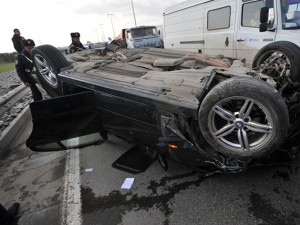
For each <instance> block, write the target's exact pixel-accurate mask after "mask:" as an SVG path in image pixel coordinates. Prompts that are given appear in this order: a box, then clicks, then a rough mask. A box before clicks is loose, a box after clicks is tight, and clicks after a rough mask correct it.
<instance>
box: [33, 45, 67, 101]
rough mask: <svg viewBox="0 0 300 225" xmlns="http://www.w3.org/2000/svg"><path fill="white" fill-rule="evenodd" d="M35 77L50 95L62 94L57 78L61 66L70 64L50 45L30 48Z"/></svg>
mask: <svg viewBox="0 0 300 225" xmlns="http://www.w3.org/2000/svg"><path fill="white" fill-rule="evenodd" d="M32 58H33V63H34V65H35V67H36V73H37V77H38V79H39V81H40V83H41V85H42V86H43V87H44V89H45V90H46V92H47V93H48V94H49V95H50V96H51V97H57V96H60V95H62V84H61V82H60V80H59V78H58V76H57V75H58V73H59V72H60V70H61V68H64V67H67V66H70V63H69V62H68V61H67V60H66V58H65V57H64V56H63V54H62V53H61V52H60V51H59V50H58V49H57V48H55V47H53V46H51V45H41V46H38V47H36V48H34V49H33V50H32Z"/></svg>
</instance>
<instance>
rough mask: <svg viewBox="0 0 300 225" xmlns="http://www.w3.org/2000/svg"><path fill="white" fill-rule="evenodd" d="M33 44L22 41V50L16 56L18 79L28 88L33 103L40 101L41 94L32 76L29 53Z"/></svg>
mask: <svg viewBox="0 0 300 225" xmlns="http://www.w3.org/2000/svg"><path fill="white" fill-rule="evenodd" d="M34 46H35V43H34V41H33V40H31V39H27V40H25V41H23V47H24V50H23V51H22V52H21V53H20V54H19V55H18V59H17V64H16V70H17V74H18V76H19V77H20V79H21V80H22V81H23V83H24V84H25V86H26V87H30V89H31V92H32V97H33V100H34V101H39V100H42V99H43V97H42V94H41V92H40V91H39V89H38V88H37V86H36V81H35V79H34V77H33V76H32V70H33V66H34V65H33V62H32V58H31V51H32V49H33V48H34Z"/></svg>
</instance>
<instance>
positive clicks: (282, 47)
mask: <svg viewBox="0 0 300 225" xmlns="http://www.w3.org/2000/svg"><path fill="white" fill-rule="evenodd" d="M275 52H277V53H278V54H281V55H282V57H281V58H282V59H283V61H280V62H279V61H274V62H273V63H272V64H273V65H275V63H278V64H282V63H283V62H286V63H288V64H289V65H290V69H291V71H290V72H291V73H290V78H291V80H292V81H300V64H299V59H300V48H299V47H298V46H297V45H296V44H294V43H291V42H287V41H277V42H274V43H270V44H268V45H266V46H264V47H263V48H262V49H261V50H259V52H258V53H257V54H256V56H255V57H254V59H253V64H252V68H253V69H255V70H261V69H262V68H261V65H262V64H264V62H265V61H266V60H267V59H268V58H269V57H270V56H271V55H272V54H273V53H275ZM278 64H277V65H278ZM273 68H279V67H278V66H274V67H273ZM269 69H270V68H269ZM269 69H266V70H265V71H261V72H263V73H265V74H272V73H274V71H273V72H271V71H268V70H269ZM272 70H273V69H272ZM280 72H281V71H277V73H276V75H277V76H278V75H279V74H280Z"/></svg>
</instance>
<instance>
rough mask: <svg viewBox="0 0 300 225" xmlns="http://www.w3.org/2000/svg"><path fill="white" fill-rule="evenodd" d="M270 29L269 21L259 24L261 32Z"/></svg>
mask: <svg viewBox="0 0 300 225" xmlns="http://www.w3.org/2000/svg"><path fill="white" fill-rule="evenodd" d="M267 30H268V24H267V23H261V24H260V25H259V32H265V31H267Z"/></svg>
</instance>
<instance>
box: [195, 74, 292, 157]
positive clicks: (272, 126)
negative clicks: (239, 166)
mask: <svg viewBox="0 0 300 225" xmlns="http://www.w3.org/2000/svg"><path fill="white" fill-rule="evenodd" d="M198 122H199V126H200V130H201V132H202V134H203V137H204V139H205V140H206V141H207V142H208V143H209V144H210V145H211V146H212V147H213V148H214V149H215V150H216V151H218V152H220V153H223V154H224V155H226V156H233V157H236V158H248V159H251V158H257V157H261V156H263V155H265V154H267V153H270V152H271V151H273V150H275V149H276V148H277V147H279V145H280V144H281V143H282V141H283V139H284V138H285V136H286V135H287V130H288V125H289V119H288V110H287V107H286V105H285V102H284V99H283V98H282V97H281V96H280V95H279V93H278V92H277V91H276V90H275V89H274V88H273V87H271V86H270V85H268V84H267V83H265V82H264V81H262V80H259V79H256V78H251V77H247V78H230V79H228V80H225V81H223V82H221V83H219V84H217V85H216V86H215V87H213V88H212V90H211V91H210V92H209V93H208V94H207V95H206V96H205V98H204V100H203V101H202V103H201V106H200V109H199V114H198Z"/></svg>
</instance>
